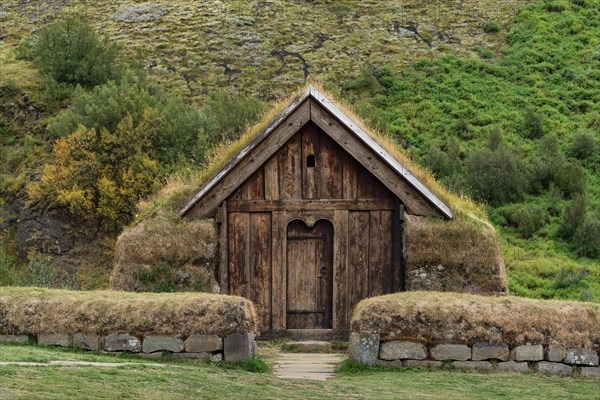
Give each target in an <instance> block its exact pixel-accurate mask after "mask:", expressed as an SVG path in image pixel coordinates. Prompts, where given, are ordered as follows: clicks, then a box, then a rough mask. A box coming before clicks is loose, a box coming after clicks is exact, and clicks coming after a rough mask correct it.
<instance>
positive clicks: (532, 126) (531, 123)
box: [521, 108, 544, 139]
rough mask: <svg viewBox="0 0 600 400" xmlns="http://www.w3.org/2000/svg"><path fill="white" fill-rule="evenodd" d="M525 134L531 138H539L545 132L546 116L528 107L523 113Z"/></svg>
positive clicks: (522, 126) (522, 125) (522, 124)
mask: <svg viewBox="0 0 600 400" xmlns="http://www.w3.org/2000/svg"><path fill="white" fill-rule="evenodd" d="M521 128H522V129H523V133H524V136H525V137H527V138H529V139H537V138H540V137H542V136H543V134H544V118H543V116H542V114H540V113H539V112H538V111H537V110H535V109H533V108H528V109H527V110H525V114H524V115H523V122H522V123H521Z"/></svg>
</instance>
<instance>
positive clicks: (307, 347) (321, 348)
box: [285, 340, 331, 353]
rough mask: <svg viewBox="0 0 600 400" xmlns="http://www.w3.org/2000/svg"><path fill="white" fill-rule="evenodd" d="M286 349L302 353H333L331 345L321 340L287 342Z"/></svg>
mask: <svg viewBox="0 0 600 400" xmlns="http://www.w3.org/2000/svg"><path fill="white" fill-rule="evenodd" d="M285 347H287V348H288V349H294V350H298V351H300V352H307V353H310V352H324V353H325V352H328V351H331V343H329V342H325V341H320V340H299V341H294V342H287V343H286V345H285Z"/></svg>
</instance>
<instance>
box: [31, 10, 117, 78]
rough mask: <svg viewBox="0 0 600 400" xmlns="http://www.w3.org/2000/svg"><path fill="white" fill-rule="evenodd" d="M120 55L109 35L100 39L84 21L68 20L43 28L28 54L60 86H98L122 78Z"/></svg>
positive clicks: (80, 19) (79, 19)
mask: <svg viewBox="0 0 600 400" xmlns="http://www.w3.org/2000/svg"><path fill="white" fill-rule="evenodd" d="M117 53H118V47H117V45H116V44H115V43H114V42H112V41H110V40H109V38H108V36H105V37H103V38H102V39H100V38H99V37H98V36H97V34H96V32H95V31H94V29H93V28H92V27H91V26H90V25H89V24H88V23H87V22H85V21H84V20H83V19H82V18H80V17H68V18H66V19H64V20H57V21H55V22H54V23H52V24H50V25H48V26H46V27H44V28H42V29H41V30H40V31H39V32H38V33H37V35H36V36H35V38H34V40H33V44H32V45H31V49H30V52H29V54H28V55H29V56H30V57H31V59H32V60H33V62H34V63H35V65H36V66H37V67H38V69H39V70H40V71H41V72H42V73H43V74H45V75H48V76H49V77H51V78H52V79H54V80H55V81H57V82H59V83H68V84H73V85H75V84H80V85H83V86H95V85H99V84H101V83H104V82H107V81H108V80H111V79H116V78H118V77H119V76H120V74H121V71H122V68H121V66H120V65H119V62H118V60H117Z"/></svg>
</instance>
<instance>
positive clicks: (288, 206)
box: [227, 199, 394, 212]
mask: <svg viewBox="0 0 600 400" xmlns="http://www.w3.org/2000/svg"><path fill="white" fill-rule="evenodd" d="M227 210H228V211H229V212H261V211H322V210H354V211H371V210H382V211H383V210H394V201H393V200H392V199H382V200H361V199H359V200H243V201H233V200H231V201H229V202H228V203H227Z"/></svg>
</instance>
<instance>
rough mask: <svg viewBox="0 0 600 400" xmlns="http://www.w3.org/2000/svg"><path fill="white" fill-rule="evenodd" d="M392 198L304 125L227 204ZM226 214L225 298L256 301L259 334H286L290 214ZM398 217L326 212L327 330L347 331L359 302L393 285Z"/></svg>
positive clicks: (394, 214) (395, 283) (396, 267)
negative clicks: (311, 162)
mask: <svg viewBox="0 0 600 400" xmlns="http://www.w3.org/2000/svg"><path fill="white" fill-rule="evenodd" d="M309 155H314V156H315V167H314V168H309V167H308V166H307V159H308V158H307V157H308V156H309ZM394 198H395V196H394V195H393V194H392V193H391V192H390V191H389V190H388V189H387V188H386V187H385V186H384V185H383V184H382V183H381V182H380V181H379V180H378V179H377V178H375V177H374V176H373V175H372V174H371V173H370V172H369V171H367V170H366V169H365V168H364V167H363V166H361V165H360V164H359V163H358V162H357V161H356V160H355V159H354V158H353V157H351V156H350V155H349V154H348V153H346V152H345V151H344V150H343V149H342V148H341V147H340V146H339V145H338V144H337V143H336V142H335V141H333V139H331V138H330V137H328V136H327V135H326V134H325V133H323V132H322V131H320V129H319V128H318V127H316V125H313V124H311V123H309V124H307V125H306V126H305V127H304V128H303V129H302V130H301V131H300V132H299V133H298V134H296V135H295V136H294V137H292V139H290V140H289V141H288V142H287V144H286V145H285V146H283V147H282V148H281V149H280V150H279V151H278V152H277V153H275V155H274V156H273V157H271V158H270V159H269V160H268V161H267V162H266V163H265V164H264V165H263V167H262V168H259V169H258V170H257V171H256V172H255V173H254V174H253V175H252V176H251V177H250V178H249V179H248V180H247V181H246V182H245V183H244V184H242V185H241V186H240V188H239V189H238V190H236V191H235V192H234V193H233V194H232V195H231V196H230V197H229V199H228V201H234V202H235V201H238V202H239V201H252V200H271V201H277V200H284V201H291V200H315V199H339V200H348V201H351V202H357V201H358V202H360V201H361V200H369V199H374V200H377V199H394ZM349 204H350V203H349ZM352 204H354V203H352ZM400 207H401V205H400ZM226 212H227V221H226V224H225V226H226V227H227V228H226V229H227V235H228V238H227V242H228V246H229V249H228V257H227V259H226V260H227V261H226V262H227V267H228V268H227V271H226V274H224V275H225V278H227V276H226V275H227V273H228V274H229V276H228V283H229V286H230V288H231V294H237V295H241V296H244V297H247V298H249V299H251V300H252V301H254V302H255V304H256V308H257V313H258V318H259V321H260V327H261V330H262V331H263V332H265V331H267V332H268V331H282V330H285V329H286V309H287V308H286V307H287V306H286V293H285V291H286V265H287V262H286V257H287V254H286V244H285V243H286V239H285V235H286V228H287V224H288V223H289V222H290V219H291V218H292V216H293V215H294V213H293V212H290V211H285V210H279V211H266V212H241V211H235V210H231V209H229V210H227V211H226ZM398 215H399V212H398V209H396V210H389V209H387V210H353V209H352V208H351V207H350V206H349V207H348V208H347V209H342V210H335V212H334V213H333V218H332V220H331V222H332V223H333V226H334V250H333V251H334V272H333V274H334V312H333V317H334V320H333V325H334V329H338V330H346V329H348V327H349V322H350V321H349V318H350V316H351V312H352V310H353V309H354V307H355V306H356V304H357V303H358V302H359V301H360V300H361V299H363V298H366V297H370V296H375V295H379V294H384V293H389V292H390V291H391V290H397V289H399V288H400V285H401V283H400V279H401V277H400V274H399V260H398V258H399V257H400V254H399V251H400V249H399V247H398V246H396V247H394V245H393V241H392V237H393V236H392V235H393V231H394V230H395V231H396V232H397V234H398V232H399V229H398V223H397V221H395V218H398ZM398 239H399V238H398ZM224 260H225V258H224ZM222 262H225V261H222ZM394 262H395V263H396V264H394Z"/></svg>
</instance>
